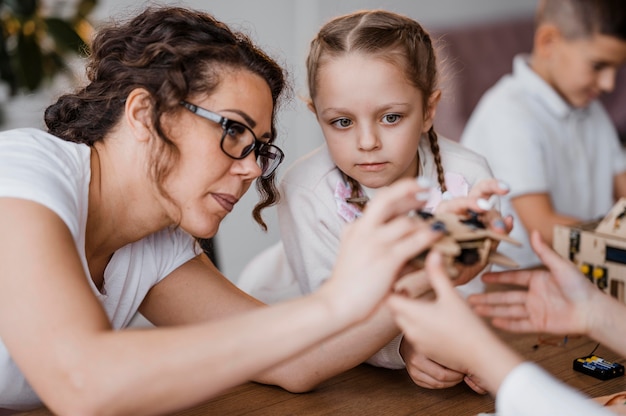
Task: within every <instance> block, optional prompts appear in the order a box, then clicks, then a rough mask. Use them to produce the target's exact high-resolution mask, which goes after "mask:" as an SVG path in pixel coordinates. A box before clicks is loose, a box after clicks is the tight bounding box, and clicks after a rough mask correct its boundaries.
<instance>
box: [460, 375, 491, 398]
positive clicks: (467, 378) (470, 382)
mask: <svg viewBox="0 0 626 416" xmlns="http://www.w3.org/2000/svg"><path fill="white" fill-rule="evenodd" d="M463 381H465V384H467V385H468V386H469V387H470V388H471V389H472V390H474V391H475V392H476V393H478V394H487V393H488V391H487V390H485V389H484V388H482V387H481V386H480V384H478V383H477V382H476V381H474V379H473V378H472V377H471V376H465V377H464V378H463Z"/></svg>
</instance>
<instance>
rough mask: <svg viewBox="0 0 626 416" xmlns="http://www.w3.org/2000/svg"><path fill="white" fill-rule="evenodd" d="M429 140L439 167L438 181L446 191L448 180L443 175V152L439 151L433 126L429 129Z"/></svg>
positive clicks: (442, 189)
mask: <svg viewBox="0 0 626 416" xmlns="http://www.w3.org/2000/svg"><path fill="white" fill-rule="evenodd" d="M428 141H429V142H430V151H431V152H432V153H433V158H434V159H435V166H436V167H437V181H438V182H439V186H440V187H441V192H442V193H443V192H446V190H447V189H446V180H445V177H444V175H443V165H442V164H441V152H440V151H439V143H438V142H437V133H436V132H435V129H434V128H433V127H431V128H430V130H428Z"/></svg>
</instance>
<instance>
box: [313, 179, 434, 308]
mask: <svg viewBox="0 0 626 416" xmlns="http://www.w3.org/2000/svg"><path fill="white" fill-rule="evenodd" d="M425 191H426V188H424V187H422V186H420V185H419V184H418V183H417V182H416V181H415V180H411V179H406V180H401V181H398V182H396V183H394V184H393V185H390V186H388V187H386V188H384V189H381V190H379V191H378V192H377V193H376V196H375V197H374V198H373V199H372V201H370V202H369V203H368V206H367V210H365V212H364V214H363V216H362V217H361V218H359V219H358V220H356V221H354V222H353V223H351V224H348V225H347V226H346V227H344V230H343V233H342V236H341V244H340V247H339V253H338V256H337V260H336V263H335V267H334V269H333V273H332V276H331V278H330V279H329V280H327V281H326V283H325V284H324V285H322V287H321V288H320V291H319V292H318V293H320V292H321V293H322V294H326V295H329V296H330V298H329V299H330V300H331V303H332V306H333V307H334V308H338V309H339V310H340V311H341V312H342V313H345V314H347V315H342V316H353V317H355V318H356V319H364V318H366V317H367V316H368V315H369V314H370V313H371V312H372V311H373V310H374V309H375V307H376V306H378V304H379V303H380V302H381V301H382V299H383V298H384V297H385V296H386V295H387V294H388V293H389V291H390V287H391V285H392V283H393V282H394V281H395V280H396V279H397V278H398V276H399V274H400V273H401V272H403V271H404V268H405V266H406V264H407V263H408V261H409V260H410V259H412V258H414V257H415V256H416V255H417V254H419V253H420V252H422V251H424V250H427V249H428V248H430V247H431V246H432V244H433V243H434V242H435V241H436V240H437V239H439V238H440V237H441V232H439V231H436V230H433V229H431V227H430V225H428V224H427V223H426V222H425V221H423V220H422V219H421V218H419V217H417V216H409V215H408V213H409V212H411V211H413V210H416V209H420V208H421V207H422V206H423V204H424V201H422V200H420V199H418V198H417V197H416V196H417V195H418V194H420V193H423V192H425Z"/></svg>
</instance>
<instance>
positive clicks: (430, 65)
mask: <svg viewBox="0 0 626 416" xmlns="http://www.w3.org/2000/svg"><path fill="white" fill-rule="evenodd" d="M350 52H359V53H365V54H370V55H373V56H375V57H377V58H380V59H384V60H386V61H388V62H390V63H392V64H394V65H398V67H400V69H402V71H403V72H404V74H405V76H406V79H407V80H408V81H409V82H410V83H411V84H412V85H413V86H415V88H417V89H418V90H419V91H420V92H421V93H422V101H423V102H422V107H423V108H424V111H427V109H428V104H429V98H430V96H431V94H432V93H433V92H434V91H435V89H436V87H437V66H436V57H435V50H434V48H433V45H432V42H431V39H430V35H429V34H428V32H426V31H425V30H424V28H422V26H421V25H420V24H419V23H417V22H416V21H415V20H413V19H410V18H408V17H406V16H402V15H400V14H397V13H393V12H389V11H385V10H362V11H357V12H354V13H350V14H347V15H343V16H339V17H336V18H334V19H332V20H330V21H329V22H328V23H326V24H325V25H324V26H323V27H322V28H321V29H320V31H319V32H318V34H317V36H316V37H315V38H314V39H313V40H312V41H311V45H310V50H309V56H308V57H307V60H306V67H307V82H308V88H309V95H310V100H311V102H312V101H313V100H314V99H315V97H316V95H317V87H318V77H319V71H320V69H321V68H322V67H323V66H324V63H325V62H327V61H329V60H331V59H333V58H336V57H338V56H341V55H345V54H347V53H350ZM427 136H428V140H429V143H430V150H431V152H432V154H433V158H434V161H435V165H436V167H437V180H438V182H439V186H440V187H441V191H442V192H445V190H446V185H445V180H444V172H443V166H442V163H441V155H440V151H439V144H438V141H437V133H436V132H435V129H434V127H431V128H430V130H429V131H428V133H427ZM418 157H419V156H418ZM418 174H419V163H418ZM344 176H345V177H346V180H347V182H348V184H349V185H350V187H351V188H352V197H357V196H358V195H359V192H360V185H359V184H358V182H356V181H355V180H354V179H353V178H350V177H348V176H347V175H344Z"/></svg>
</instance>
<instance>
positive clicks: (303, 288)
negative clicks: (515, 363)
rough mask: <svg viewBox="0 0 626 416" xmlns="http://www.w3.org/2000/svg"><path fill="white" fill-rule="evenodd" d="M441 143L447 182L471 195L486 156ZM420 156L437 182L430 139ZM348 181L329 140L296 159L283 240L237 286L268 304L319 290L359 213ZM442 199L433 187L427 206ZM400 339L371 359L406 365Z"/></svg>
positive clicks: (284, 203) (470, 286)
mask: <svg viewBox="0 0 626 416" xmlns="http://www.w3.org/2000/svg"><path fill="white" fill-rule="evenodd" d="M438 143H439V149H440V154H441V160H442V164H443V169H444V172H445V177H446V186H447V187H448V188H449V190H450V192H451V193H452V195H453V196H464V195H467V192H468V190H469V189H470V188H471V187H472V186H473V185H474V184H476V183H477V182H478V181H480V180H482V179H486V178H491V177H492V175H491V171H490V169H489V167H488V165H487V162H486V161H485V159H484V158H483V157H482V156H480V155H478V154H476V153H474V152H472V151H471V150H468V149H466V148H465V147H463V146H461V145H460V144H458V143H456V142H453V141H451V140H449V139H446V138H443V137H439V140H438ZM419 160H420V164H421V166H420V174H421V175H422V176H426V177H428V178H430V179H431V180H432V183H433V184H436V183H438V182H437V170H436V166H435V163H434V160H433V157H432V153H431V151H430V145H429V142H428V140H427V139H425V138H423V139H422V140H420V144H419ZM343 184H344V181H343V176H342V175H341V171H340V170H339V169H338V168H337V166H336V165H335V164H334V162H333V160H332V158H331V156H330V154H329V151H328V147H327V146H326V145H325V144H323V145H322V146H320V147H319V148H317V149H316V150H314V151H313V152H311V153H309V154H308V155H305V156H303V157H302V158H300V159H299V160H297V161H296V162H294V164H293V165H292V166H291V167H290V168H289V169H288V170H287V171H286V172H285V175H284V177H283V179H282V180H281V185H280V187H281V189H280V191H281V200H280V202H279V204H278V221H279V226H280V234H281V242H279V243H278V244H276V245H274V246H272V247H270V248H269V249H267V250H265V251H263V252H261V253H260V254H259V255H258V256H256V257H255V258H254V259H253V260H252V262H251V263H249V264H248V265H247V266H246V268H245V269H244V270H243V272H242V274H241V275H240V276H239V278H238V280H237V281H236V284H237V285H238V286H239V287H240V288H241V289H242V290H244V291H246V292H248V293H250V294H252V295H253V296H255V297H257V298H259V299H261V300H263V301H265V302H268V303H273V302H276V301H279V300H282V299H287V298H290V297H294V296H298V295H302V294H308V293H312V292H314V291H315V290H317V289H318V288H319V287H320V286H321V285H322V283H324V281H325V280H326V279H328V278H329V277H330V275H331V272H332V269H333V265H334V263H335V260H336V257H337V251H338V248H339V240H340V236H341V232H342V229H343V227H344V226H345V224H346V223H347V222H351V221H352V220H354V219H355V218H356V217H357V216H358V213H357V212H355V211H354V208H353V207H352V206H351V205H348V204H346V203H345V198H344V197H345V196H347V195H345V191H346V188H345V187H344V186H343ZM342 193H344V194H343V195H342ZM440 199H441V192H440V191H439V190H433V193H432V197H431V200H430V201H429V202H428V203H427V208H430V209H433V208H434V206H435V205H436V204H437V203H438V201H439V200H440ZM504 244H505V243H503V244H502V245H504ZM363 261H364V262H367V261H368V259H363ZM459 290H460V291H461V292H462V293H463V294H464V295H467V294H469V293H477V292H481V291H482V290H483V284H482V282H481V281H480V279H473V280H472V281H471V282H469V283H467V284H466V285H464V286H461V287H459ZM398 343H399V338H396V340H395V341H394V342H393V343H392V344H390V345H388V348H385V350H384V351H381V353H380V354H379V356H378V357H377V358H375V359H374V361H370V363H372V364H375V365H378V366H382V367H388V368H403V367H404V363H403V361H402V359H401V357H400V355H399V353H398V352H397V348H398Z"/></svg>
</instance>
